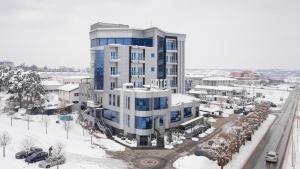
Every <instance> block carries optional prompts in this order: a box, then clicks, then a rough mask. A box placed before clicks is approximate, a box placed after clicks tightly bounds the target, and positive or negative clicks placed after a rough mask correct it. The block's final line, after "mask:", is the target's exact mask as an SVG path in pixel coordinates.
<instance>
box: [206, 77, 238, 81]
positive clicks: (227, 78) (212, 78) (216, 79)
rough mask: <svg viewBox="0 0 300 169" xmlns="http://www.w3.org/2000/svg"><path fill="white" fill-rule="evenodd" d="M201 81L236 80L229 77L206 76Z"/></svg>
mask: <svg viewBox="0 0 300 169" xmlns="http://www.w3.org/2000/svg"><path fill="white" fill-rule="evenodd" d="M203 81H236V79H234V78H231V77H206V78H203Z"/></svg>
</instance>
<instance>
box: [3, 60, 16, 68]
mask: <svg viewBox="0 0 300 169" xmlns="http://www.w3.org/2000/svg"><path fill="white" fill-rule="evenodd" d="M0 67H14V62H11V61H0Z"/></svg>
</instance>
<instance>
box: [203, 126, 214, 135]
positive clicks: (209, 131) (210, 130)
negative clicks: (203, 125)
mask: <svg viewBox="0 0 300 169" xmlns="http://www.w3.org/2000/svg"><path fill="white" fill-rule="evenodd" d="M215 130H216V128H214V127H211V128H209V129H207V130H206V131H205V134H211V133H212V132H214V131H215Z"/></svg>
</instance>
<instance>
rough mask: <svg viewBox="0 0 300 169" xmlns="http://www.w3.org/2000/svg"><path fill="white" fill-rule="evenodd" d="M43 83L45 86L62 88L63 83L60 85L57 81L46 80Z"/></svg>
mask: <svg viewBox="0 0 300 169" xmlns="http://www.w3.org/2000/svg"><path fill="white" fill-rule="evenodd" d="M41 83H42V85H44V86H60V85H61V83H59V82H58V81H56V80H44V81H42V82H41Z"/></svg>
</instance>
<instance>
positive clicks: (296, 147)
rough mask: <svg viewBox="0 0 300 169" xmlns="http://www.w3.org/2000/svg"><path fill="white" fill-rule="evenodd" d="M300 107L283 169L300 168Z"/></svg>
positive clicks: (299, 106) (299, 107)
mask: <svg viewBox="0 0 300 169" xmlns="http://www.w3.org/2000/svg"><path fill="white" fill-rule="evenodd" d="M298 103H299V101H298ZM299 136H300V105H299V104H298V111H297V114H296V117H295V121H294V123H293V131H292V133H291V135H290V138H289V144H288V147H287V151H286V156H285V158H284V163H283V165H282V168H283V169H298V168H300V138H299Z"/></svg>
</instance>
